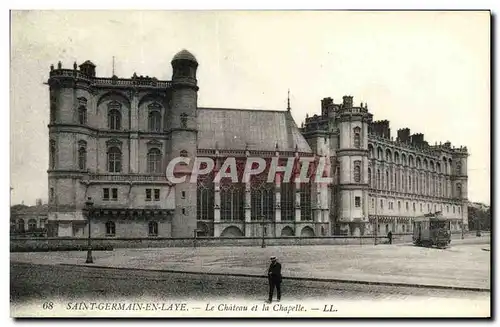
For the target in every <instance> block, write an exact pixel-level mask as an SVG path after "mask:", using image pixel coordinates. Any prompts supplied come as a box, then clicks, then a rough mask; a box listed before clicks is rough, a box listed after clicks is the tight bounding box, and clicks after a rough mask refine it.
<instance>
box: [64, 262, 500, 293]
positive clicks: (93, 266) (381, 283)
mask: <svg viewBox="0 0 500 327" xmlns="http://www.w3.org/2000/svg"><path fill="white" fill-rule="evenodd" d="M58 265H59V266H70V267H87V268H95V269H114V270H129V271H151V272H163V273H177V274H189V275H207V276H226V277H250V278H263V279H264V278H267V277H266V276H262V275H251V274H240V273H214V272H198V271H182V270H170V269H146V268H124V267H107V266H95V265H89V264H70V263H61V264H58ZM283 279H285V280H299V281H312V282H326V283H346V284H361V285H378V286H399V287H414V288H428V289H444V290H455V291H473V292H491V290H490V289H488V288H480V287H461V286H443V285H422V284H408V283H390V282H369V281H361V280H346V279H334V278H312V277H283Z"/></svg>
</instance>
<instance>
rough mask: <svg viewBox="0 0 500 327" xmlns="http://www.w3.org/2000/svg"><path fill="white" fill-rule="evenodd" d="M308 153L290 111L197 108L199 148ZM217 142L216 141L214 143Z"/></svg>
mask: <svg viewBox="0 0 500 327" xmlns="http://www.w3.org/2000/svg"><path fill="white" fill-rule="evenodd" d="M276 142H277V143H278V149H279V150H280V151H295V146H296V145H297V146H298V151H299V152H307V153H311V152H312V151H311V147H310V146H309V144H308V143H307V142H306V140H305V139H304V137H303V136H302V134H301V133H300V131H299V129H298V127H297V124H296V123H295V121H294V120H293V117H292V115H291V113H290V112H289V111H271V110H250V109H222V108H198V148H199V149H215V148H216V147H218V148H219V149H221V150H223V149H227V150H244V149H245V147H246V145H247V144H248V149H249V150H261V151H275V150H276ZM216 144H217V145H216Z"/></svg>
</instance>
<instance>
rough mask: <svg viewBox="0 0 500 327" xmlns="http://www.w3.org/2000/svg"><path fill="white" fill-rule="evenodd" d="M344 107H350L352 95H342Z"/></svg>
mask: <svg viewBox="0 0 500 327" xmlns="http://www.w3.org/2000/svg"><path fill="white" fill-rule="evenodd" d="M342 100H343V105H344V108H352V96H350V95H344V96H343V97H342Z"/></svg>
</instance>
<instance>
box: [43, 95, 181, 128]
mask: <svg viewBox="0 0 500 327" xmlns="http://www.w3.org/2000/svg"><path fill="white" fill-rule="evenodd" d="M56 102H57V101H56V98H55V96H54V95H52V96H51V104H50V121H51V123H53V122H54V121H55V111H56V106H57V105H56ZM78 103H79V104H78V123H79V124H80V125H86V124H87V100H86V99H85V98H78ZM121 107H122V105H121V103H119V102H117V101H111V102H110V103H109V104H108V128H109V129H110V130H121V129H122V114H121ZM161 108H162V106H161V105H159V104H158V103H152V104H150V105H149V106H148V110H149V113H148V130H149V131H151V132H160V131H161V120H162V115H161ZM186 119H187V115H186V114H182V115H181V125H182V126H183V127H185V125H186V124H185V123H186Z"/></svg>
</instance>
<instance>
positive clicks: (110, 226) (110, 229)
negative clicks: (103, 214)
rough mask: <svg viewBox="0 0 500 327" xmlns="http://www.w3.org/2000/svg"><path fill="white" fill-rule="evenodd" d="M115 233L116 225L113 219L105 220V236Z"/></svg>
mask: <svg viewBox="0 0 500 327" xmlns="http://www.w3.org/2000/svg"><path fill="white" fill-rule="evenodd" d="M115 235H116V225H115V223H114V222H113V221H108V222H106V236H115Z"/></svg>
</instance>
